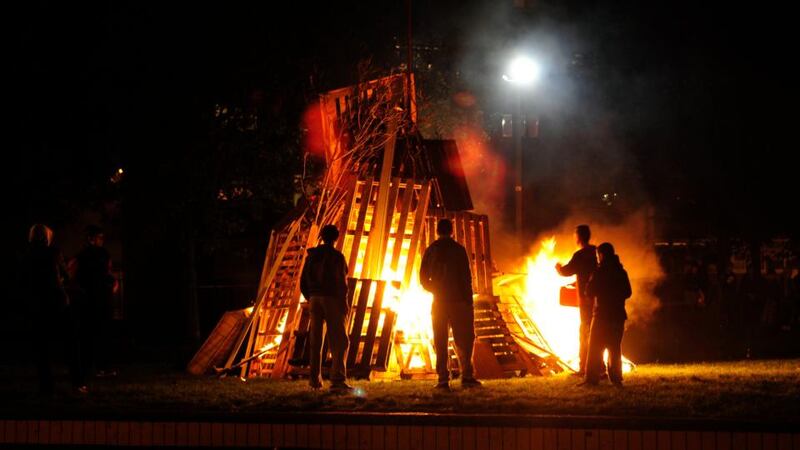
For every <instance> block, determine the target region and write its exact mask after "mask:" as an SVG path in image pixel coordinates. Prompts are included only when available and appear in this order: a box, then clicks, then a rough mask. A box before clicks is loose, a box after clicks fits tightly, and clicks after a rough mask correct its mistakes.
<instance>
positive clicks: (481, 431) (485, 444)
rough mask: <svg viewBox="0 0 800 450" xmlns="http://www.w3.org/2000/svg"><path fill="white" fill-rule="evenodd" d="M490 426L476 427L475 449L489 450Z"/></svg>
mask: <svg viewBox="0 0 800 450" xmlns="http://www.w3.org/2000/svg"><path fill="white" fill-rule="evenodd" d="M490 448H491V447H490V446H489V428H487V427H478V428H476V429H475V449H476V450H489V449H490Z"/></svg>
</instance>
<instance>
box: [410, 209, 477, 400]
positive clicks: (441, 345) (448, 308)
mask: <svg viewBox="0 0 800 450" xmlns="http://www.w3.org/2000/svg"><path fill="white" fill-rule="evenodd" d="M436 234H437V235H438V239H436V241H434V243H433V244H431V245H430V247H428V248H427V249H426V250H425V254H424V255H423V256H422V263H421V265H420V269H419V278H420V283H421V284H422V287H423V288H425V289H426V290H427V291H429V292H432V293H433V305H432V307H431V325H432V327H433V347H434V351H435V352H436V373H437V374H438V376H439V382H438V384H437V385H436V387H437V388H440V389H449V388H450V383H449V381H450V372H449V371H448V369H447V362H448V360H449V359H450V357H449V355H448V352H447V343H448V338H449V336H448V334H449V333H448V330H449V328H451V327H452V329H453V341H454V342H455V348H456V355H457V357H458V364H459V365H460V366H461V385H462V386H464V387H473V386H480V385H481V382H480V381H478V380H476V379H475V376H474V373H473V367H472V346H473V344H474V342H475V323H474V311H473V305H472V274H471V272H470V268H469V258H468V257H467V251H466V249H465V248H464V247H463V246H462V245H461V244H459V243H458V242H456V241H454V240H453V238H452V234H453V223H452V222H450V220H449V219H441V220H440V221H439V223H438V224H437V225H436Z"/></svg>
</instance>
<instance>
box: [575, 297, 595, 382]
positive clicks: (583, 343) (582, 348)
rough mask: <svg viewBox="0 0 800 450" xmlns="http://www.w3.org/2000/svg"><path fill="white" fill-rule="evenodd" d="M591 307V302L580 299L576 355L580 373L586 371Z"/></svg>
mask: <svg viewBox="0 0 800 450" xmlns="http://www.w3.org/2000/svg"><path fill="white" fill-rule="evenodd" d="M592 309H593V305H592V304H591V302H585V301H581V303H580V318H581V324H580V329H579V332H578V356H579V358H580V370H579V373H580V374H581V375H583V374H585V373H586V365H587V361H588V357H589V335H590V333H591V328H592Z"/></svg>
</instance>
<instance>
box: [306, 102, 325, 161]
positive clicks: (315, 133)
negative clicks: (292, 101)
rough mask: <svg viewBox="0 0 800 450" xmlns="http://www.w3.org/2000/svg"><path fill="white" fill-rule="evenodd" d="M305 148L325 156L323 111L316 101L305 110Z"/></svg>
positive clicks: (313, 153)
mask: <svg viewBox="0 0 800 450" xmlns="http://www.w3.org/2000/svg"><path fill="white" fill-rule="evenodd" d="M303 128H304V129H305V136H303V150H305V151H306V152H308V153H311V154H312V155H314V156H318V157H324V156H325V144H324V141H323V139H322V111H321V109H320V105H319V104H318V103H314V104H311V105H309V106H308V108H306V110H305V112H303Z"/></svg>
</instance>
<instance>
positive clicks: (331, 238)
mask: <svg viewBox="0 0 800 450" xmlns="http://www.w3.org/2000/svg"><path fill="white" fill-rule="evenodd" d="M319 237H320V238H322V242H323V243H325V244H333V243H334V242H336V239H339V229H338V228H336V226H334V225H325V226H324V227H322V230H320V232H319Z"/></svg>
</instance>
